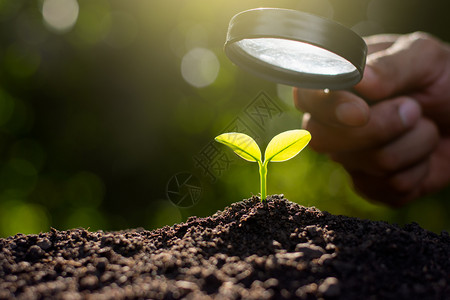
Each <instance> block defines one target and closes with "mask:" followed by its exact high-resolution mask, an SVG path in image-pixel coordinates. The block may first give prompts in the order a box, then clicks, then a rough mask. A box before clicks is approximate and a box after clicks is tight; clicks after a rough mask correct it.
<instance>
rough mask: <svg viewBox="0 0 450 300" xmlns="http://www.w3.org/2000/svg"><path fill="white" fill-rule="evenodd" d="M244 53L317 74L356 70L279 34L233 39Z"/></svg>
mask: <svg viewBox="0 0 450 300" xmlns="http://www.w3.org/2000/svg"><path fill="white" fill-rule="evenodd" d="M236 45H237V46H238V47H240V48H241V49H242V50H243V51H244V52H246V53H247V54H248V55H250V56H252V57H254V58H256V59H259V60H261V61H264V62H266V63H268V64H270V65H272V66H275V67H279V68H282V69H286V70H290V71H295V72H301V73H305V74H318V75H340V74H346V73H352V72H355V71H356V68H355V66H354V65H353V64H352V63H350V62H349V61H348V60H346V59H344V58H342V57H340V56H339V55H337V54H335V53H333V52H331V51H328V50H325V49H323V48H320V47H317V46H314V45H311V44H308V43H303V42H299V41H293V40H287V39H279V38H254V39H243V40H240V41H238V42H236Z"/></svg>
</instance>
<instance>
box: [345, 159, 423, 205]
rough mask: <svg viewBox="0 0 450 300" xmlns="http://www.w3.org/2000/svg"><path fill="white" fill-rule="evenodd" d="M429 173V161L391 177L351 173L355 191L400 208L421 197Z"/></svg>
mask: <svg viewBox="0 0 450 300" xmlns="http://www.w3.org/2000/svg"><path fill="white" fill-rule="evenodd" d="M428 172H429V161H428V160H425V161H422V162H421V163H419V164H417V165H414V166H412V167H410V168H409V169H406V170H403V171H402V172H399V173H397V174H394V175H391V176H389V177H379V176H374V175H368V174H364V173H361V172H350V175H351V177H352V180H353V184H354V188H355V190H356V191H357V192H358V193H359V194H361V195H363V196H365V197H367V198H368V199H371V200H375V201H377V202H381V203H385V204H387V205H389V206H392V207H400V206H403V205H405V204H406V203H409V202H411V201H412V200H414V199H416V198H418V197H420V196H421V190H422V188H421V183H422V182H423V180H424V178H426V176H427V174H428Z"/></svg>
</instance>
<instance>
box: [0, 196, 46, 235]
mask: <svg viewBox="0 0 450 300" xmlns="http://www.w3.org/2000/svg"><path fill="white" fill-rule="evenodd" d="M49 224H50V220H49V216H48V213H47V211H46V210H45V208H44V207H42V206H40V205H38V204H34V203H22V202H21V201H17V200H13V201H11V200H8V201H5V202H4V203H1V202H0V225H1V226H0V235H1V236H10V235H14V234H17V233H23V234H31V233H39V232H43V231H47V230H48V227H49Z"/></svg>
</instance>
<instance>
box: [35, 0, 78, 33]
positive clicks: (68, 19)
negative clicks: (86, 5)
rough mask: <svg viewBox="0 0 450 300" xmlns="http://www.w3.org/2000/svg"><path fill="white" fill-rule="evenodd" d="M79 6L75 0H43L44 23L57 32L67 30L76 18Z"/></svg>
mask: <svg viewBox="0 0 450 300" xmlns="http://www.w3.org/2000/svg"><path fill="white" fill-rule="evenodd" d="M78 12H79V6H78V2H77V1H76V0H45V1H44V4H43V6H42V16H43V17H44V23H45V24H46V25H47V26H48V27H49V28H50V29H51V30H54V31H57V32H67V31H69V30H70V29H72V27H73V26H74V25H75V23H76V22H77V19H78Z"/></svg>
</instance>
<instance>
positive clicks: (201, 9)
mask: <svg viewBox="0 0 450 300" xmlns="http://www.w3.org/2000/svg"><path fill="white" fill-rule="evenodd" d="M255 7H283V8H294V9H298V10H302V11H306V12H312V13H314V14H317V15H321V16H324V17H327V18H331V19H334V20H336V21H338V22H340V23H342V24H344V25H346V26H348V27H351V28H353V29H354V30H355V31H357V32H358V33H360V34H362V35H368V34H374V33H382V32H396V33H408V32H411V31H416V30H423V31H428V32H431V33H433V34H435V35H437V36H438V37H440V38H441V39H443V40H447V41H448V40H450V30H448V28H449V27H448V25H449V24H448V22H446V21H447V19H448V16H447V15H448V5H447V4H446V2H445V1H420V0H401V1H400V0H399V1H390V0H371V1H369V0H297V1H255V0H252V1H237V0H236V1H235V0H227V1H223V0H215V1H200V0H186V1H180V0H176V1H175V0H164V1H163V0H152V1H144V0H140V1H139V0H136V1H119V0H117V1H106V0H95V1H92V0H83V1H76V0H43V1H28V0H15V1H8V0H1V1H0V23H1V26H0V236H3V237H5V236H9V235H13V234H16V233H18V232H22V233H38V232H40V231H48V230H49V228H50V226H52V227H55V228H57V229H60V230H63V229H69V228H74V227H80V226H82V227H86V228H90V230H98V229H103V230H119V229H126V228H134V227H144V228H147V229H152V228H157V227H161V226H164V225H172V224H174V223H177V222H181V221H183V220H185V219H186V218H187V217H188V216H190V215H198V216H207V215H211V214H213V213H214V212H215V211H217V210H218V209H223V208H224V207H225V206H227V205H229V204H231V203H233V202H237V201H240V200H242V199H243V198H248V197H250V196H251V195H252V194H255V195H256V194H257V193H258V192H259V182H258V173H257V165H256V164H251V163H248V162H245V161H243V160H241V159H239V158H237V157H236V156H234V155H233V154H232V153H231V151H229V150H228V149H224V148H222V146H219V145H215V144H214V143H213V142H212V141H213V138H214V137H215V136H216V135H218V134H220V133H222V132H223V131H224V130H225V129H230V128H235V127H236V126H238V127H239V128H241V127H242V126H244V127H245V128H246V130H248V131H249V132H252V133H254V134H255V136H256V137H257V138H258V142H260V143H261V144H262V147H265V144H266V143H267V142H268V140H270V138H271V137H272V136H273V135H275V134H277V133H279V132H281V131H284V130H288V129H293V128H298V127H299V126H300V120H301V113H300V112H298V111H296V110H295V109H294V108H293V105H292V95H291V88H290V87H286V86H281V85H277V84H274V83H270V82H267V81H264V80H261V79H258V78H255V77H254V76H252V75H249V74H247V73H245V72H244V71H241V70H239V69H237V68H236V67H235V66H234V65H232V64H231V62H230V61H229V60H228V59H227V58H226V57H225V55H224V53H223V43H224V40H225V35H226V30H227V26H228V22H229V20H230V18H231V17H232V16H233V15H234V14H236V13H238V12H240V11H242V10H245V9H250V8H255ZM261 101H262V102H261ZM261 103H265V104H267V103H269V104H270V105H272V107H271V108H272V109H269V110H266V111H261V114H260V115H259V117H261V118H260V119H255V118H256V117H258V116H257V115H255V114H254V112H255V109H256V110H258V109H262V108H261V107H262V106H261ZM252 111H253V114H252ZM252 117H253V118H254V119H252ZM263 117H264V118H263ZM258 122H259V124H258ZM261 122H263V123H264V124H261ZM260 125H263V126H260ZM214 145H215V146H214ZM228 160H229V161H228ZM220 164H221V166H222V169H218V168H216V167H218V166H220ZM202 165H203V166H206V168H205V169H203V168H202V167H201V166H202ZM269 169H270V170H269V175H268V176H269V179H268V192H269V194H274V193H284V194H285V196H286V197H287V198H288V199H290V200H291V201H294V202H298V203H300V204H303V205H314V206H316V207H318V208H320V209H321V210H327V211H329V212H331V213H335V214H344V215H349V216H357V217H361V218H370V219H374V220H386V221H389V222H395V223H400V224H403V223H408V222H412V221H415V222H418V223H419V224H420V225H421V226H423V227H425V228H427V229H430V230H433V231H436V232H440V231H441V230H447V231H448V230H449V229H450V221H449V219H450V218H449V215H450V201H449V191H448V190H447V191H443V192H441V193H440V194H438V195H433V196H431V197H428V198H426V199H422V200H420V201H417V202H415V203H414V204H412V205H409V206H407V207H405V208H402V209H399V210H391V209H389V208H386V207H384V206H377V205H373V204H370V203H368V202H367V201H365V200H363V199H361V198H359V197H358V196H357V195H355V194H354V192H353V191H352V189H351V187H350V184H349V180H348V177H347V176H346V174H345V172H344V171H343V170H342V169H341V168H340V167H339V166H338V165H336V164H334V163H331V162H330V161H329V160H328V159H327V158H326V157H324V156H321V155H317V154H315V153H313V152H311V151H310V150H305V151H304V152H303V153H302V154H301V155H299V156H298V157H296V158H295V159H293V160H291V161H289V162H286V163H282V164H276V163H274V164H272V165H270V166H269ZM186 174H188V175H189V176H191V175H192V178H191V179H190V181H189V182H188V183H191V184H192V185H193V187H191V188H189V187H188V188H187V189H186V187H184V188H185V189H184V190H181V191H179V192H180V194H179V195H178V196H180V195H181V196H183V195H185V196H186V195H187V196H188V198H186V199H193V200H195V202H196V203H195V204H194V205H191V207H189V208H182V207H179V206H178V207H177V206H176V205H174V204H173V203H172V202H173V201H170V200H169V198H170V199H172V200H174V197H175V196H177V195H176V194H175V193H174V192H177V189H178V188H179V187H178V186H177V185H176V181H174V180H181V178H182V177H183V176H185V175H186ZM174 182H175V186H174ZM179 184H180V182H179ZM175 201H176V200H175ZM185 206H187V205H185Z"/></svg>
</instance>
